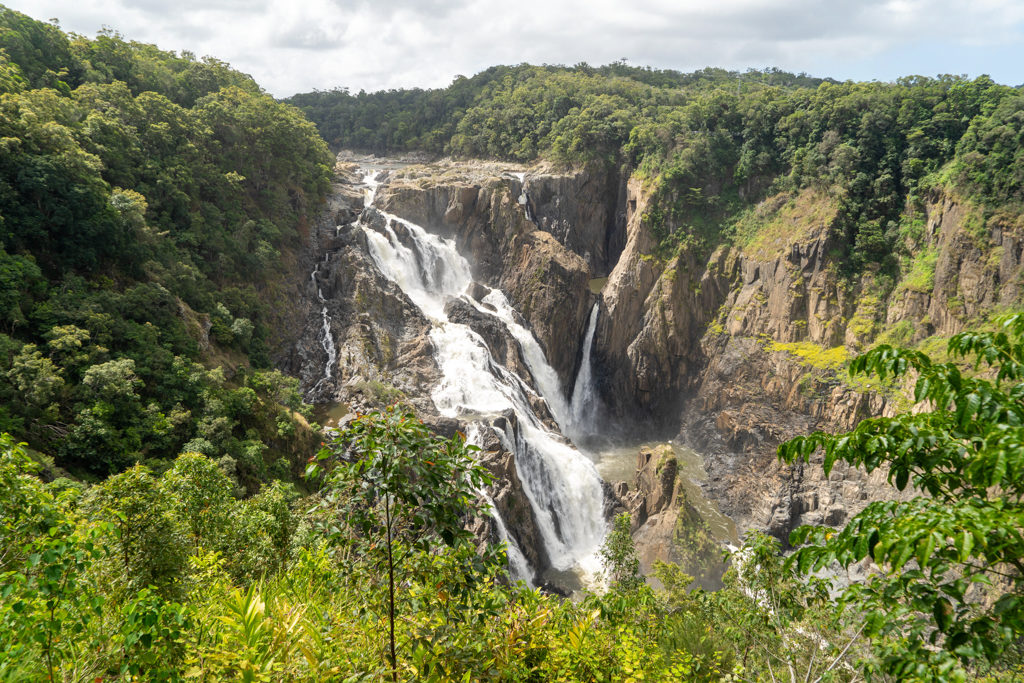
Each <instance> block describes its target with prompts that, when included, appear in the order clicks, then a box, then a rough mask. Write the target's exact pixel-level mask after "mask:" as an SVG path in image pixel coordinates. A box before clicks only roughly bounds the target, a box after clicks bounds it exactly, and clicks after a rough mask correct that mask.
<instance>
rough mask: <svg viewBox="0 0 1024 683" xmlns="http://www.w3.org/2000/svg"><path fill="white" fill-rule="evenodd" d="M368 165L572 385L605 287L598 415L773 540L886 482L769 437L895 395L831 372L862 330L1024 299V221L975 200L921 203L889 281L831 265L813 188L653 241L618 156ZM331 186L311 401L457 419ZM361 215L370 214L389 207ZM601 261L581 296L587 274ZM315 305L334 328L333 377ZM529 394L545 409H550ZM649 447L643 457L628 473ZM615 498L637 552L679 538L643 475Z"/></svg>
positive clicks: (521, 516) (517, 534)
mask: <svg viewBox="0 0 1024 683" xmlns="http://www.w3.org/2000/svg"><path fill="white" fill-rule="evenodd" d="M381 179H382V180H383V182H382V185H381V187H380V190H379V193H378V198H377V202H376V205H377V206H379V207H380V208H381V210H382V211H383V212H386V213H390V214H395V215H398V216H401V217H403V218H405V219H408V220H411V221H414V222H416V223H418V224H420V225H422V226H424V227H425V228H427V229H428V231H430V232H434V233H439V234H442V235H445V236H447V237H449V238H450V239H452V240H454V241H455V242H456V244H457V246H458V248H459V250H460V252H461V253H463V254H465V255H467V256H468V257H469V259H470V261H471V263H472V267H473V271H474V272H473V275H474V278H475V279H476V280H477V281H478V282H479V283H480V284H478V285H476V288H477V289H479V290H480V291H475V292H470V294H471V296H473V297H474V298H475V299H477V301H480V300H482V298H483V296H484V295H485V294H486V291H487V288H488V287H494V288H500V289H502V290H503V291H504V292H505V293H506V295H507V296H508V298H509V300H510V301H511V303H512V304H513V306H514V307H515V308H516V310H517V311H518V312H519V313H520V314H521V316H522V318H523V320H524V322H525V323H526V324H527V326H528V327H529V328H531V329H532V330H533V332H534V333H535V335H536V336H537V338H538V341H539V342H540V344H541V346H542V347H543V349H544V351H545V353H546V355H547V357H548V359H549V361H550V363H551V365H552V367H553V368H554V369H555V370H556V372H557V374H558V376H559V378H560V380H561V383H562V386H563V390H564V394H565V396H566V397H569V396H571V395H572V383H573V381H574V379H575V377H576V374H577V372H578V369H579V367H580V363H581V356H582V352H583V350H582V348H581V346H582V343H583V339H584V334H585V327H586V324H587V319H588V314H589V311H590V308H591V307H592V305H593V303H594V301H595V300H597V301H599V302H600V311H599V317H598V326H597V333H596V336H595V340H594V345H593V351H592V356H591V361H592V364H593V369H594V374H595V376H596V378H597V383H596V390H597V392H598V394H599V397H600V403H601V406H602V411H603V412H602V414H601V416H600V424H601V425H602V426H601V428H602V429H604V430H607V431H614V428H618V429H619V430H620V431H621V432H623V433H629V432H634V433H642V434H643V435H646V436H648V437H649V436H650V435H658V434H660V435H664V436H667V437H676V438H677V439H678V440H679V441H680V442H683V443H686V444H688V445H690V446H692V447H693V448H694V449H695V450H697V451H698V452H699V453H701V454H702V455H703V456H704V461H705V466H706V469H707V472H708V477H707V479H706V481H704V482H703V483H702V486H703V489H704V491H705V493H706V494H707V496H709V497H710V498H711V499H713V500H714V501H716V502H717V504H718V506H719V507H720V509H721V510H722V512H724V513H726V514H727V515H729V516H730V517H731V518H732V519H733V520H734V521H735V522H736V524H737V527H738V529H739V531H740V532H741V533H742V532H743V531H746V530H748V529H762V530H766V531H768V532H769V533H772V534H773V535H776V536H777V537H779V538H780V539H783V540H785V539H786V537H787V536H788V532H789V531H790V530H791V529H792V528H794V527H795V526H797V525H798V524H802V523H825V524H830V525H840V524H843V523H844V522H845V521H846V520H847V519H849V517H850V516H851V515H852V514H855V513H856V512H857V511H859V510H860V509H861V508H862V507H863V506H864V505H866V504H867V502H869V501H871V500H874V499H878V498H880V497H885V496H891V495H892V494H893V490H892V488H891V487H890V486H889V485H888V484H887V482H886V481H885V473H884V472H876V473H875V474H874V475H872V476H866V475H865V474H864V473H862V472H860V471H853V470H849V469H848V468H844V467H842V466H837V467H836V468H835V469H834V470H833V471H832V472H831V474H830V475H829V476H828V477H825V476H824V474H823V471H822V468H821V467H820V463H817V462H812V463H810V464H806V465H805V464H802V463H797V464H795V465H793V466H785V465H782V464H780V463H779V462H778V460H777V458H776V456H775V450H776V447H777V446H778V444H779V443H781V442H782V441H784V440H787V439H789V438H791V437H793V436H797V435H799V434H805V433H808V432H810V431H813V430H816V429H824V430H828V431H836V430H848V429H851V428H852V427H854V426H855V425H856V424H857V422H858V421H860V420H861V419H863V418H864V417H867V416H871V415H880V414H886V413H892V412H893V411H895V410H897V409H906V408H907V407H909V406H908V405H907V401H906V399H905V398H904V397H901V395H900V392H899V391H898V390H892V389H888V390H882V389H883V388H882V387H879V386H874V385H870V384H864V383H858V382H857V381H856V380H851V379H849V378H846V377H845V375H844V372H845V371H844V365H845V361H846V360H847V359H848V358H849V357H850V356H851V355H853V354H855V353H857V352H858V351H860V350H863V349H864V348H866V346H867V345H869V344H871V343H874V342H875V341H877V340H879V339H882V340H888V341H893V342H896V343H904V344H905V343H915V342H919V341H921V340H925V339H929V338H931V339H936V337H935V335H938V336H939V337H942V336H948V335H950V334H953V333H955V332H958V331H961V330H962V329H965V327H966V326H967V325H968V324H971V323H977V322H978V321H980V320H983V319H984V318H985V317H986V316H989V315H990V314H991V313H992V312H993V311H997V310H999V309H1000V308H1005V307H1009V306H1013V305H1017V304H1018V303H1019V302H1020V298H1021V286H1022V285H1021V282H1022V270H1021V260H1022V249H1024V245H1022V241H1021V239H1020V237H1019V236H1018V235H1017V234H1016V232H1014V231H1013V230H1011V229H1009V227H1001V226H998V225H996V226H995V227H989V228H986V229H985V230H979V229H978V228H977V227H975V226H977V225H978V221H977V220H976V216H974V215H973V214H972V213H971V211H972V210H971V209H969V208H965V207H964V206H962V205H961V204H960V203H958V201H957V200H956V198H955V197H953V196H951V195H947V194H941V193H939V194H936V195H935V196H933V197H932V198H931V200H930V201H929V202H927V204H926V206H925V207H924V212H923V216H921V219H920V221H921V226H920V234H919V235H918V236H917V238H916V239H917V240H918V243H917V244H916V245H915V253H918V256H917V257H916V258H920V259H921V263H920V264H911V266H908V267H906V268H904V269H903V270H904V276H903V277H901V278H900V279H899V280H898V281H897V282H896V283H895V284H894V285H893V284H892V283H891V282H890V283H885V282H884V279H883V277H882V276H881V275H879V274H878V273H876V272H872V271H868V272H864V273H862V274H860V275H859V276H858V277H857V278H856V279H854V278H851V277H850V276H849V275H845V276H844V275H843V273H844V271H845V264H844V263H843V262H842V255H843V253H844V245H843V244H842V243H841V242H840V241H838V240H837V238H836V237H835V234H836V232H837V231H835V230H833V226H834V223H835V221H836V211H837V209H836V206H835V204H834V203H833V202H832V201H831V200H830V199H829V198H828V197H825V196H821V195H817V194H815V193H813V192H811V191H804V192H803V193H800V194H796V195H779V196H776V197H772V198H769V199H767V200H765V201H764V202H762V204H761V205H759V206H758V207H756V211H757V216H758V220H760V221H762V223H763V224H764V226H766V227H764V228H763V229H761V230H760V232H758V233H756V234H754V235H753V236H752V237H748V238H747V239H745V240H742V239H737V240H734V243H732V244H725V245H721V246H719V247H717V248H716V249H714V250H712V251H710V252H707V251H701V250H700V249H699V248H697V247H691V248H681V249H677V250H676V251H675V252H674V253H672V254H671V255H670V256H668V257H664V256H659V255H657V244H656V240H655V237H654V231H653V230H652V227H651V225H649V223H648V221H649V220H650V216H651V215H652V213H656V212H652V211H651V209H652V208H654V207H653V206H652V201H653V199H652V197H651V193H650V192H649V190H648V189H647V188H646V187H645V185H644V184H643V183H642V182H641V181H640V180H639V179H637V178H630V177H628V176H626V175H625V174H624V173H621V172H618V171H599V170H594V169H575V170H568V171H564V172H560V171H557V170H555V169H553V168H552V167H550V166H548V165H538V166H535V167H531V168H526V167H519V166H514V165H502V164H495V163H488V162H461V163H457V162H444V163H440V164H431V165H418V166H408V167H405V168H401V169H396V170H391V171H389V172H387V173H386V174H385V175H384V176H382V177H381ZM353 182H354V180H353V178H352V177H349V178H348V179H347V180H346V183H348V185H349V186H351V184H352V183H353ZM343 185H344V183H343ZM346 192H347V194H346ZM333 201H334V202H335V204H334V205H332V206H330V207H328V211H327V212H325V215H328V216H329V218H326V219H325V220H324V221H322V224H321V225H320V226H318V229H317V234H316V239H315V240H314V251H315V252H316V254H317V257H316V259H314V260H313V262H315V263H319V265H318V266H317V268H316V271H315V273H314V274H313V276H312V277H311V278H309V279H308V283H309V284H308V285H307V287H308V288H309V291H307V292H306V294H305V298H306V299H307V300H310V301H313V302H314V303H313V304H312V305H311V306H309V307H308V310H307V311H306V313H305V315H306V322H305V323H304V325H305V330H306V332H305V334H304V337H303V341H302V342H300V343H299V344H297V345H295V347H294V349H293V351H292V354H291V356H290V358H289V359H287V361H286V363H285V365H286V366H289V367H291V368H292V369H293V370H294V371H295V372H296V373H298V374H299V375H300V376H301V377H302V380H303V387H304V388H306V389H307V390H308V391H309V392H310V396H311V397H312V398H314V399H315V400H318V401H323V400H346V401H352V400H356V401H359V400H362V399H361V398H360V396H362V397H363V398H366V394H372V393H373V391H372V390H373V388H374V387H375V386H378V385H383V386H386V387H388V388H394V389H396V390H398V391H400V392H402V393H403V394H404V395H405V396H406V398H407V400H409V401H410V402H412V403H413V404H414V405H416V407H417V409H418V410H420V412H421V414H422V415H424V416H425V419H427V421H428V422H433V423H434V425H435V427H436V428H438V429H439V430H440V431H447V432H453V431H454V430H455V429H457V428H460V426H459V425H458V424H457V423H453V422H452V421H446V420H444V419H441V418H439V417H438V416H437V414H436V410H435V409H434V407H433V405H432V403H431V401H430V387H431V386H433V385H434V384H435V383H436V381H437V368H436V366H435V365H434V361H433V360H432V357H431V347H430V342H429V340H428V339H427V337H426V330H427V321H426V320H425V319H423V317H422V315H421V314H420V313H419V311H418V310H417V309H416V307H415V306H414V305H412V303H411V302H410V301H409V300H408V299H407V298H406V297H405V295H404V294H403V293H402V292H401V291H400V290H399V289H398V288H397V287H395V286H394V285H393V284H392V283H390V282H389V281H387V280H386V279H385V278H383V277H382V276H381V275H380V274H379V273H377V271H376V269H375V268H373V267H372V264H370V263H369V262H368V260H367V259H368V257H367V256H366V249H365V244H363V243H361V242H360V240H363V241H365V236H363V235H362V233H361V231H360V230H357V229H354V228H353V227H352V226H351V225H350V223H351V221H352V220H353V219H354V217H355V216H356V215H357V214H358V212H359V210H360V209H361V208H362V199H361V195H358V193H353V192H352V191H351V190H345V191H344V192H338V193H336V194H335V199H334V200H333ZM368 214H370V216H369V218H368V217H366V216H364V220H375V221H387V220H388V219H387V217H386V214H378V215H376V216H375V217H374V216H373V215H372V210H371V211H370V212H368ZM339 226H340V227H339ZM918 266H920V267H918ZM922 272H923V273H924V276H922ZM605 276H607V283H606V284H605V285H604V287H603V289H602V290H601V292H600V294H595V293H594V292H593V291H592V289H591V287H590V285H591V284H592V280H593V279H594V278H601V277H605ZM316 290H319V291H316ZM318 294H319V295H322V297H323V302H324V303H323V304H319V303H317V302H318V301H319V299H318ZM325 307H326V308H325ZM324 310H326V311H327V316H326V318H325V317H324ZM447 314H448V315H449V317H451V318H452V319H454V320H458V321H460V322H464V323H466V324H468V325H470V326H471V327H472V328H473V329H474V330H475V331H477V333H478V334H480V335H481V336H482V337H483V338H485V339H486V340H487V341H488V345H489V346H490V348H491V351H492V355H493V356H494V357H495V360H496V362H499V363H501V364H503V365H505V366H506V367H508V368H510V369H512V370H514V371H515V372H516V373H517V374H519V375H520V376H522V377H524V378H525V381H526V382H527V383H531V382H532V378H531V377H530V376H529V370H528V369H527V368H526V363H525V362H524V361H523V359H522V357H521V353H520V352H519V351H518V350H517V345H516V343H515V341H514V340H511V339H507V338H503V337H502V335H504V334H505V333H504V331H503V330H498V329H496V328H494V326H493V325H490V324H489V323H488V320H486V319H485V318H486V316H484V317H481V316H480V315H479V313H478V312H477V311H476V310H475V309H474V308H473V307H472V306H470V305H469V304H467V303H465V302H458V301H456V302H454V303H453V304H452V305H451V306H450V307H449V309H448V310H447ZM325 319H326V320H328V325H329V327H330V330H331V333H332V335H333V337H334V339H336V340H338V341H337V349H336V356H337V359H336V367H335V369H334V370H333V371H332V373H331V375H330V376H329V377H327V376H326V373H325V367H324V365H325V361H326V351H325V349H324V346H323V344H322V342H321V335H322V329H323V321H324V320H325ZM938 346H939V347H941V341H940V342H938ZM360 392H362V393H360ZM383 398H387V396H384V397H383ZM371 399H372V400H371ZM381 399H382V397H381V396H370V397H369V398H368V399H367V400H369V403H371V404H372V403H373V400H377V401H378V402H380V401H381ZM534 409H535V412H537V413H538V414H540V415H545V414H546V415H547V418H546V419H548V420H550V414H549V413H548V412H547V411H546V408H545V406H543V405H535V406H534ZM505 419H510V418H505ZM507 427H508V425H502V426H500V427H499V431H501V430H503V429H505V428H507ZM483 438H484V440H485V441H486V443H487V447H486V448H485V449H484V453H485V457H484V458H483V461H484V462H485V463H486V464H487V465H488V467H490V468H491V469H492V471H493V472H494V473H495V475H496V476H497V478H498V480H499V485H498V487H497V488H496V489H495V494H494V500H495V505H496V507H497V508H498V509H499V511H500V512H501V513H502V516H503V518H505V519H507V520H513V523H512V524H511V525H510V533H512V535H513V537H514V538H515V539H516V540H517V542H518V543H519V545H520V546H521V547H522V548H523V549H524V552H526V554H528V555H529V557H528V559H529V560H530V562H531V563H541V564H542V563H543V559H544V558H543V557H541V556H540V555H539V554H538V551H536V550H535V549H536V548H537V547H539V545H538V543H537V536H538V532H537V529H536V520H532V519H531V513H530V511H529V505H528V504H526V502H525V501H524V499H523V496H522V491H521V486H519V485H517V482H518V481H519V478H518V474H517V472H516V471H515V462H514V458H512V457H511V454H510V453H508V451H506V450H505V449H504V448H503V447H502V445H501V443H500V440H499V439H497V438H496V437H494V436H493V435H491V436H487V435H484V437H483ZM648 460H649V461H650V459H648ZM648 465H649V462H648V463H646V464H645V463H644V462H641V463H640V470H641V473H643V471H644V470H645V467H647V466H648ZM648 469H649V467H648ZM659 476H660V474H659ZM666 487H667V488H666ZM614 499H617V500H618V502H617V503H616V502H614ZM609 500H610V501H612V502H610V503H609V505H610V507H609V509H612V508H616V507H617V508H618V509H626V510H629V511H631V512H632V513H633V515H634V521H635V523H636V526H637V533H638V534H639V535H638V540H639V541H641V545H643V546H644V547H645V548H647V549H648V551H649V552H648V554H649V555H650V557H651V558H654V557H655V556H658V557H661V556H660V555H658V552H657V550H656V549H657V548H658V546H659V544H661V545H665V546H666V547H667V546H669V545H671V544H672V543H674V542H675V541H674V540H673V539H674V535H678V522H679V520H680V519H682V518H683V517H692V514H689V513H688V512H687V510H688V508H687V505H686V503H685V500H680V499H679V497H678V492H677V491H676V490H675V489H674V488H672V486H671V485H669V484H665V482H661V481H660V480H659V479H658V478H657V477H654V478H652V477H651V476H647V477H646V478H644V477H643V476H641V477H640V478H638V479H637V481H635V482H633V483H632V485H631V486H626V487H625V488H622V487H621V485H620V487H619V489H618V490H617V491H616V495H614V496H612V495H610V496H609ZM654 510H656V512H652V511H654ZM684 513H685V514H684ZM641 518H643V519H641ZM492 533H493V531H492ZM531 548H533V549H534V550H530V549H531ZM651 549H654V550H651ZM665 557H671V554H669V555H666V556H665Z"/></svg>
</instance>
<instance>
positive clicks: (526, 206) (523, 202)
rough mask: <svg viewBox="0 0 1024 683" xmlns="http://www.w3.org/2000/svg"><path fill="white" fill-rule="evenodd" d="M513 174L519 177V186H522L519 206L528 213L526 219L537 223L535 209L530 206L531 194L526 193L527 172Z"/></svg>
mask: <svg viewBox="0 0 1024 683" xmlns="http://www.w3.org/2000/svg"><path fill="white" fill-rule="evenodd" d="M512 175H514V176H515V177H516V178H518V179H519V186H520V188H521V190H520V192H519V200H518V201H519V206H521V207H523V211H524V212H525V213H526V220H528V221H530V222H531V223H533V224H534V225H536V224H537V221H536V220H534V218H533V210H532V209H531V208H530V195H529V194H527V193H526V174H525V173H513V174H512Z"/></svg>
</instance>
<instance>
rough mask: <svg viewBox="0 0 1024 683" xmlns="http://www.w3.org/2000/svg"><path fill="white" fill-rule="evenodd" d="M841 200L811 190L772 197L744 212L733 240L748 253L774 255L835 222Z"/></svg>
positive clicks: (733, 228) (752, 255)
mask: <svg viewBox="0 0 1024 683" xmlns="http://www.w3.org/2000/svg"><path fill="white" fill-rule="evenodd" d="M838 211H839V203H838V202H837V201H836V199H834V198H832V197H828V196H825V195H824V194H821V193H820V192H817V191H815V190H812V189H805V190H802V191H801V192H800V193H799V194H797V195H795V196H794V195H793V194H791V193H788V192H782V193H779V194H777V195H775V196H773V197H769V198H768V199H766V200H764V201H763V202H761V203H760V204H758V205H757V206H755V207H753V208H752V209H749V210H748V211H746V212H744V213H743V214H742V215H741V216H740V218H739V220H737V221H736V223H735V224H734V225H733V227H732V232H733V236H734V240H735V242H736V244H737V245H738V246H740V247H741V248H742V249H743V251H744V253H746V254H747V255H748V256H750V257H752V258H755V259H759V260H766V259H770V258H775V257H777V256H778V255H779V254H781V253H782V252H783V251H784V250H785V249H786V248H787V247H790V246H792V245H793V244H798V243H801V242H806V241H808V240H810V239H811V238H812V237H813V236H814V235H815V233H816V232H818V231H819V230H821V229H822V228H825V227H827V226H829V225H831V224H832V222H833V221H834V220H835V218H836V214H837V213H838Z"/></svg>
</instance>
